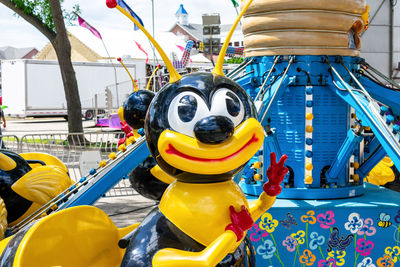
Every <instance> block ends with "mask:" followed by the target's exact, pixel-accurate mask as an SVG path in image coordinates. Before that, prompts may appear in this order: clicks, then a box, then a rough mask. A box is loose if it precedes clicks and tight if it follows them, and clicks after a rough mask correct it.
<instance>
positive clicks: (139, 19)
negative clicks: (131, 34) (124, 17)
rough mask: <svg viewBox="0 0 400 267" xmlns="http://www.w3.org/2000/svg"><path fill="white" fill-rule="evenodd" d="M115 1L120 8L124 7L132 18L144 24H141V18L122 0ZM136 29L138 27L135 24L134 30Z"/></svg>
mask: <svg viewBox="0 0 400 267" xmlns="http://www.w3.org/2000/svg"><path fill="white" fill-rule="evenodd" d="M117 3H118V5H119V6H120V7H122V8H123V9H125V10H126V11H127V12H128V13H130V14H131V16H132V17H134V18H135V19H136V20H137V21H138V22H139V23H140V24H141V25H142V26H143V27H144V24H143V21H142V19H141V18H140V17H139V16H138V15H136V13H135V12H133V10H132V9H131V8H130V7H129V6H128V5H127V4H126V3H125V2H124V0H118V1H117ZM137 30H139V27H138V26H136V24H135V31H137Z"/></svg>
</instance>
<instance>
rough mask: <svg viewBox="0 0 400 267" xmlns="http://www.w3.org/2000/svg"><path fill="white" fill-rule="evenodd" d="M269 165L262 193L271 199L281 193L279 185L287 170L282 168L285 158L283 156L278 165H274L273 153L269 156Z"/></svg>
mask: <svg viewBox="0 0 400 267" xmlns="http://www.w3.org/2000/svg"><path fill="white" fill-rule="evenodd" d="M270 157H271V165H269V167H268V169H267V177H268V182H267V183H265V184H264V186H263V189H264V192H265V193H266V194H267V195H268V196H271V197H274V196H277V195H279V193H280V192H281V191H282V187H281V183H282V181H283V178H285V175H286V174H287V173H288V171H289V169H288V168H286V167H284V166H283V165H284V164H285V161H286V160H287V156H286V155H283V156H282V157H281V159H280V160H279V162H278V163H276V155H275V153H274V152H272V153H271V154H270Z"/></svg>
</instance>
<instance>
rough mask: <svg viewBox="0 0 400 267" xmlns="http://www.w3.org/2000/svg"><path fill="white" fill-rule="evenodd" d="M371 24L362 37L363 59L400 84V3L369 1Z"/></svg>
mask: <svg viewBox="0 0 400 267" xmlns="http://www.w3.org/2000/svg"><path fill="white" fill-rule="evenodd" d="M367 4H369V5H370V13H369V14H370V24H369V28H368V30H367V31H366V32H365V33H364V34H363V36H362V43H361V57H363V58H365V60H366V61H367V62H368V63H369V64H370V65H371V66H374V67H375V68H377V69H378V70H379V71H381V72H382V73H383V74H385V75H386V76H388V77H390V76H391V78H392V79H394V80H396V81H397V82H400V1H399V2H398V1H397V0H367Z"/></svg>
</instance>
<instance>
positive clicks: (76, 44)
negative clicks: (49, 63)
mask: <svg viewBox="0 0 400 267" xmlns="http://www.w3.org/2000/svg"><path fill="white" fill-rule="evenodd" d="M68 39H69V42H70V43H71V60H72V62H97V61H99V60H101V59H103V57H101V56H100V55H99V54H98V53H96V52H95V51H94V50H93V49H91V48H90V47H88V46H87V45H86V44H85V43H83V42H82V41H81V40H79V39H78V38H76V37H75V36H74V35H73V34H71V33H70V32H68ZM35 59H39V60H57V55H56V52H55V51H54V47H53V46H52V44H51V43H50V42H49V43H47V45H46V46H45V47H44V48H43V49H42V50H40V52H39V53H38V54H37V55H36V57H35Z"/></svg>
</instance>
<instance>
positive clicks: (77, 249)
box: [0, 206, 138, 267]
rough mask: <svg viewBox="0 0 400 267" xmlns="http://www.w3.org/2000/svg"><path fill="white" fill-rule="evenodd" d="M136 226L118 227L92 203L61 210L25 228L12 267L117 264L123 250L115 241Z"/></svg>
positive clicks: (104, 266)
mask: <svg viewBox="0 0 400 267" xmlns="http://www.w3.org/2000/svg"><path fill="white" fill-rule="evenodd" d="M137 226H138V225H137V224H136V225H132V226H130V227H128V228H123V229H118V228H117V227H116V226H115V224H114V223H113V222H112V220H111V219H110V218H109V217H108V216H107V215H106V214H105V213H104V212H103V211H102V210H100V209H98V208H95V207H91V206H78V207H72V208H69V209H65V210H61V211H58V212H55V213H52V214H50V215H49V216H46V217H44V218H43V219H42V220H40V221H38V222H37V223H36V224H35V225H33V226H32V227H31V228H30V229H29V230H28V232H27V233H26V234H25V236H24V238H23V239H22V240H21V243H20V244H19V246H18V249H17V250H16V253H15V256H14V262H13V263H14V265H13V266H64V267H65V266H85V267H109V266H119V265H120V264H121V261H122V258H123V255H124V250H122V249H120V248H119V247H118V245H117V244H118V240H120V239H121V238H122V237H123V236H125V235H126V234H128V233H129V232H130V231H132V230H134V229H135V228H136V227H137ZM0 245H1V243H0Z"/></svg>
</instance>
